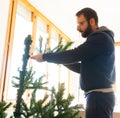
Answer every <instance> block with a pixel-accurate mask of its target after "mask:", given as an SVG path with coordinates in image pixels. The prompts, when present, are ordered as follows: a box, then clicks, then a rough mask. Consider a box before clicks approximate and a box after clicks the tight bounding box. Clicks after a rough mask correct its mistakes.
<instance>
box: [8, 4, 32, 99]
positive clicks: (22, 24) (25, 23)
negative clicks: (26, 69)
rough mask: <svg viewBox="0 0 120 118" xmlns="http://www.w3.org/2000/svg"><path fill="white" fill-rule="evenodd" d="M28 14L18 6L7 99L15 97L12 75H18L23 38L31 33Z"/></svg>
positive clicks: (22, 51) (22, 50)
mask: <svg viewBox="0 0 120 118" xmlns="http://www.w3.org/2000/svg"><path fill="white" fill-rule="evenodd" d="M20 12H21V13H20ZM30 14H31V13H30V12H29V11H27V10H26V9H25V8H24V10H23V7H20V6H18V9H17V16H16V24H15V34H14V40H13V48H12V55H11V67H10V76H9V85H8V91H7V92H8V93H7V99H15V98H16V89H15V88H14V87H12V81H13V80H14V79H13V76H19V72H18V69H20V68H21V67H22V56H23V53H24V40H25V38H26V37H27V36H28V34H30V35H31V34H32V22H31V21H30V19H31V16H30ZM24 16H25V17H24ZM11 93H12V95H11Z"/></svg>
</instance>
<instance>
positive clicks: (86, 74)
mask: <svg viewBox="0 0 120 118" xmlns="http://www.w3.org/2000/svg"><path fill="white" fill-rule="evenodd" d="M113 36H114V35H113V32H112V31H110V30H108V29H107V28H105V27H101V28H99V30H97V31H96V32H94V33H91V34H90V35H89V36H88V37H87V40H86V41H85V42H84V43H83V44H81V45H79V46H78V47H76V48H74V49H71V50H67V51H64V52H58V53H47V54H44V55H43V59H44V60H45V61H48V62H52V63H57V64H63V65H65V66H66V67H68V68H69V69H70V70H72V71H74V72H77V73H80V85H81V89H83V90H84V91H86V92H87V91H89V90H92V89H99V88H109V87H111V86H112V84H113V83H114V82H115V68H114V60H115V52H114V50H115V49H114V39H113Z"/></svg>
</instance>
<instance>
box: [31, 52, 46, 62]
mask: <svg viewBox="0 0 120 118" xmlns="http://www.w3.org/2000/svg"><path fill="white" fill-rule="evenodd" d="M31 59H34V60H36V61H38V62H43V61H44V60H43V54H42V53H39V54H37V55H33V56H31Z"/></svg>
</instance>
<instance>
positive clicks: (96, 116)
mask: <svg viewBox="0 0 120 118" xmlns="http://www.w3.org/2000/svg"><path fill="white" fill-rule="evenodd" d="M86 98H87V103H86V116H85V118H113V109H114V105H115V96H114V93H113V92H110V93H102V92H92V93H89V94H88V95H87V97H86Z"/></svg>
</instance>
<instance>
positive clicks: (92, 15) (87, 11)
mask: <svg viewBox="0 0 120 118" xmlns="http://www.w3.org/2000/svg"><path fill="white" fill-rule="evenodd" d="M82 14H83V15H84V16H85V18H86V19H87V21H89V20H90V19H91V18H94V19H95V23H96V25H98V16H97V13H96V11H95V10H93V9H91V8H83V9H81V10H80V11H78V12H77V13H76V16H80V15H82Z"/></svg>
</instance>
